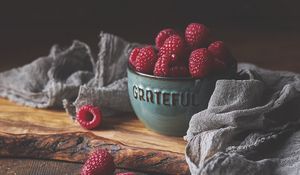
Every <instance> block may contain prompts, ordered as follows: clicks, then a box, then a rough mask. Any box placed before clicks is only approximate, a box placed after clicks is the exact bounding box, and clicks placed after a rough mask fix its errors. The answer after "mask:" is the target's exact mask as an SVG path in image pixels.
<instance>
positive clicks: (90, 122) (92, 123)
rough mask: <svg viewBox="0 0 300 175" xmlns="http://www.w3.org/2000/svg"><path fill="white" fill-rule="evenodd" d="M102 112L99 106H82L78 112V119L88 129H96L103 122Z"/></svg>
mask: <svg viewBox="0 0 300 175" xmlns="http://www.w3.org/2000/svg"><path fill="white" fill-rule="evenodd" d="M101 119H102V114H101V111H100V109H99V108H98V107H96V106H92V105H84V106H82V107H81V108H80V109H79V110H78V112H77V117H76V120H77V121H78V123H79V124H80V125H81V126H82V127H83V128H86V129H94V128H96V127H98V126H99V125H100V124H101Z"/></svg>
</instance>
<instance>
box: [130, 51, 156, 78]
mask: <svg viewBox="0 0 300 175" xmlns="http://www.w3.org/2000/svg"><path fill="white" fill-rule="evenodd" d="M156 61H157V57H156V54H155V50H154V49H153V48H152V47H151V46H146V47H144V48H141V49H140V52H139V53H138V55H137V57H136V61H135V69H136V70H137V71H139V72H142V73H148V74H150V73H152V72H153V69H154V65H155V62H156Z"/></svg>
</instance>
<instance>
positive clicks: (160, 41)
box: [155, 29, 177, 48]
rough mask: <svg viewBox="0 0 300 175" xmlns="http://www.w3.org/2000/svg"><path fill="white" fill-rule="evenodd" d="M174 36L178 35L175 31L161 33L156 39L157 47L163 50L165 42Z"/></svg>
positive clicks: (166, 30)
mask: <svg viewBox="0 0 300 175" xmlns="http://www.w3.org/2000/svg"><path fill="white" fill-rule="evenodd" d="M172 35H177V32H176V31H175V30H174V29H164V30H162V31H160V32H159V33H158V34H157V36H156V38H155V44H156V47H157V48H161V46H163V44H164V42H165V40H166V39H167V38H169V37H170V36H172Z"/></svg>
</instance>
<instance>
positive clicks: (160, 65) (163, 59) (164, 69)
mask: <svg viewBox="0 0 300 175" xmlns="http://www.w3.org/2000/svg"><path fill="white" fill-rule="evenodd" d="M170 63H171V58H170V55H168V54H163V55H161V56H160V57H159V58H158V60H157V62H156V64H155V67H154V71H153V74H154V75H155V76H161V77H167V76H168V75H169V71H170Z"/></svg>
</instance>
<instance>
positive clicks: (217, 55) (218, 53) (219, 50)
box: [208, 41, 235, 71]
mask: <svg viewBox="0 0 300 175" xmlns="http://www.w3.org/2000/svg"><path fill="white" fill-rule="evenodd" d="M208 51H209V52H210V54H211V55H212V57H213V58H214V69H215V70H216V71H224V70H226V69H227V68H228V67H230V66H231V65H232V64H233V63H234V62H235V60H234V59H233V57H232V55H231V53H230V51H229V49H228V48H227V47H226V45H225V44H224V42H223V41H215V42H213V43H211V44H210V45H209V47H208Z"/></svg>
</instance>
